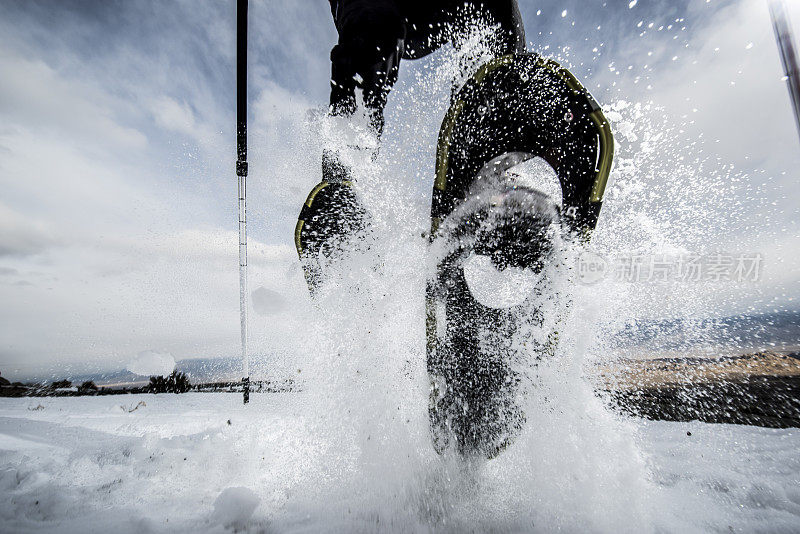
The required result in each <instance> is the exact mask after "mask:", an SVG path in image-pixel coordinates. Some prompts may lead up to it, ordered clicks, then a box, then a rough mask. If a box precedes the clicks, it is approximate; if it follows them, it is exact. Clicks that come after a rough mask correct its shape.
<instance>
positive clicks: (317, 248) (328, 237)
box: [294, 180, 367, 296]
mask: <svg viewBox="0 0 800 534" xmlns="http://www.w3.org/2000/svg"><path fill="white" fill-rule="evenodd" d="M366 220H367V212H366V210H365V209H364V207H363V206H362V205H361V203H360V201H359V200H358V197H357V196H356V193H355V191H354V190H353V187H352V183H351V182H350V181H347V180H344V181H341V182H336V183H330V182H327V181H322V182H320V183H319V184H317V185H316V186H315V187H314V189H312V190H311V193H309V195H308V198H307V199H306V202H305V203H304V204H303V208H302V209H301V211H300V216H299V217H298V220H297V225H296V226H295V231H294V241H295V246H296V248H297V253H298V255H299V256H300V262H301V264H302V266H303V272H304V274H305V278H306V283H307V284H308V288H309V291H310V292H311V295H312V296H313V295H314V294H315V292H316V291H317V290H318V289H319V287H320V286H321V285H322V284H323V283H324V282H325V280H326V266H327V264H328V263H329V262H330V261H333V260H334V259H335V258H336V257H338V256H339V255H340V254H342V253H343V248H344V246H345V244H346V242H347V241H348V239H349V238H351V237H352V236H353V235H355V234H356V233H358V232H360V231H362V230H363V229H364V228H365V227H366Z"/></svg>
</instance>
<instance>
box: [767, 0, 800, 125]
mask: <svg viewBox="0 0 800 534" xmlns="http://www.w3.org/2000/svg"><path fill="white" fill-rule="evenodd" d="M769 12H770V16H771V17H772V27H773V28H774V29H775V39H776V40H777V41H778V48H779V50H780V53H781V63H782V64H783V72H784V74H785V75H786V85H787V86H788V87H789V97H790V98H791V100H792V109H793V110H794V118H795V124H796V125H797V132H798V135H800V66H798V60H797V51H796V49H795V47H794V35H793V34H792V27H791V25H790V24H789V17H788V16H787V15H786V8H785V6H784V4H783V1H782V0H771V1H770V3H769Z"/></svg>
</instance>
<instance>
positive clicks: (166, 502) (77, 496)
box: [0, 393, 800, 533]
mask: <svg viewBox="0 0 800 534" xmlns="http://www.w3.org/2000/svg"><path fill="white" fill-rule="evenodd" d="M306 396H307V394H306V393H285V394H263V395H254V396H253V400H252V402H251V404H250V405H249V406H246V407H244V406H242V405H241V398H240V396H239V395H233V394H184V395H135V396H109V397H80V398H41V399H40V398H23V399H0V488H1V489H2V491H0V531H2V532H34V531H35V532H40V531H52V532H55V531H57V532H61V533H67V532H109V531H113V532H116V533H123V532H175V531H177V532H190V531H191V532H196V531H212V532H223V531H225V530H230V529H234V530H242V529H244V530H246V531H248V532H275V531H278V532H298V531H302V532H315V531H339V532H342V531H384V530H385V531H398V532H407V531H445V532H461V531H478V532H485V531H503V532H505V531H552V530H554V529H558V528H560V529H562V530H564V531H568V532H573V531H587V530H588V531H620V530H621V531H656V532H691V531H725V532H731V531H734V532H754V531H760V532H797V531H798V530H800V484H799V483H798V482H800V452H798V451H800V431H798V430H794V429H790V430H773V429H764V428H755V427H744V426H732V425H709V424H701V423H668V422H647V421H642V420H632V421H619V420H617V419H614V417H615V416H609V417H610V419H609V420H612V421H615V423H614V424H615V425H616V428H615V429H614V431H615V432H622V433H625V435H624V436H619V438H620V441H619V443H622V444H623V445H622V446H619V444H617V445H613V444H611V445H609V443H608V438H607V437H605V438H604V437H602V436H600V437H598V443H604V445H603V447H609V448H606V449H605V450H599V451H598V450H593V449H592V448H588V449H587V450H586V454H585V456H583V455H581V452H580V447H578V449H577V451H576V450H575V448H574V445H575V443H579V444H581V443H584V440H585V438H584V437H581V436H578V435H576V428H575V427H571V426H569V425H567V428H569V430H568V431H565V432H563V433H561V434H558V433H554V432H552V431H551V430H552V429H544V432H546V433H547V434H548V437H547V439H544V440H543V441H541V440H540V441H539V442H538V443H540V444H549V446H547V447H546V448H544V447H543V448H542V450H536V449H535V447H533V448H532V443H534V444H535V443H537V442H535V441H534V442H531V439H532V438H528V439H527V442H528V444H527V446H526V445H525V442H526V438H525V437H523V438H521V442H522V443H517V444H515V445H514V446H512V447H511V448H510V449H509V450H508V451H506V452H504V453H503V454H502V455H501V456H500V457H498V458H497V459H495V460H491V461H489V462H482V463H480V464H478V465H470V466H465V465H460V464H458V463H457V462H455V461H454V460H452V459H447V458H445V459H442V458H440V457H438V456H437V455H436V454H435V453H434V452H433V451H432V449H431V448H430V447H429V446H426V440H425V436H424V428H423V427H424V424H421V423H422V422H423V421H422V419H420V418H418V417H416V418H415V417H411V418H409V419H407V420H406V421H405V424H407V425H409V426H410V427H419V428H417V429H416V430H412V431H410V433H409V435H416V434H418V435H417V436H416V437H415V438H408V439H403V438H402V436H398V435H397V432H396V430H395V429H394V427H393V426H391V425H385V426H384V425H381V424H375V422H374V421H373V422H372V424H371V425H370V428H369V429H366V428H357V427H352V428H351V427H348V424H349V423H348V421H349V422H353V420H352V419H345V420H342V421H330V420H321V419H319V418H315V417H314V416H313V415H311V414H312V413H313V412H311V411H308V410H306V409H304V408H303V406H304V404H305V401H306V400H307V399H305V400H304V397H306ZM140 401H141V402H143V404H140ZM137 405H138V408H137ZM130 410H132V411H130ZM552 416H553V418H556V419H557V418H558V417H559V415H558V413H553V414H552ZM423 419H424V418H423ZM596 423H597V422H594V423H592V422H587V423H586V426H587V427H588V428H589V432H588V434H587V435H588V437H589V439H590V440H591V435H592V433H593V432H597V431H596V430H591V427H592V425H593V424H596ZM534 424H535V422H534ZM562 426H563V425H562ZM553 428H556V427H553ZM382 433H386V434H384V435H382ZM530 433H531V434H532V435H535V434H536V433H535V432H534V431H532V432H530ZM387 435H388V438H389V439H388V440H387ZM365 436H366V437H365ZM628 442H630V444H631V446H630V447H628V446H627V445H624V444H625V443H628ZM583 446H584V445H581V447H583ZM603 447H601V448H603ZM604 455H605V458H604ZM628 463H629V465H630V468H628V467H625V466H626V464H628Z"/></svg>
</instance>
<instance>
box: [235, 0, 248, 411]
mask: <svg viewBox="0 0 800 534" xmlns="http://www.w3.org/2000/svg"><path fill="white" fill-rule="evenodd" d="M247 1H248V0H237V2H236V175H237V177H238V182H239V320H240V323H241V324H240V326H241V341H242V371H243V373H244V377H243V378H242V390H243V394H244V403H245V404H247V403H248V402H249V401H250V362H249V361H248V354H247Z"/></svg>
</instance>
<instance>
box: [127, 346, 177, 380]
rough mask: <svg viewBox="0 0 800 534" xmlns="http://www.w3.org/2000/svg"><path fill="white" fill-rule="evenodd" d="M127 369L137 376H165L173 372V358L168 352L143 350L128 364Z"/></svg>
mask: <svg viewBox="0 0 800 534" xmlns="http://www.w3.org/2000/svg"><path fill="white" fill-rule="evenodd" d="M127 369H128V371H130V372H131V373H133V374H135V375H139V376H166V375H168V374H170V373H171V372H172V371H174V370H175V358H173V357H172V354H170V353H169V352H156V351H154V350H145V351H142V352H140V353H139V354H137V355H136V357H135V358H134V359H133V360H131V361H130V363H128V366H127Z"/></svg>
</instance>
